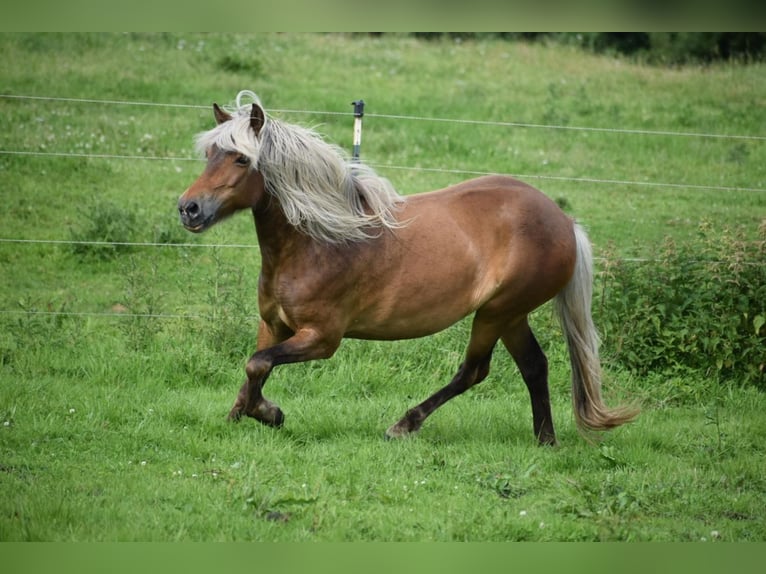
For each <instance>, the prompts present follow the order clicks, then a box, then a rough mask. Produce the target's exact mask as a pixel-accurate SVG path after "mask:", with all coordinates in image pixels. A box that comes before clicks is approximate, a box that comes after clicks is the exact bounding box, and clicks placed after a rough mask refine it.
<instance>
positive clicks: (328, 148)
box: [196, 91, 403, 243]
mask: <svg viewBox="0 0 766 574" xmlns="http://www.w3.org/2000/svg"><path fill="white" fill-rule="evenodd" d="M244 98H247V99H250V100H252V103H255V104H257V105H258V106H261V104H260V100H259V99H258V96H256V95H255V94H254V93H253V92H250V91H242V92H240V93H239V94H238V95H237V99H236V104H235V105H234V106H233V107H227V108H226V111H227V112H228V113H229V114H230V115H231V116H232V119H231V120H229V121H226V122H223V123H221V124H219V125H218V126H217V127H215V128H213V129H212V130H210V131H207V132H204V133H201V134H199V135H198V136H197V138H196V147H197V150H198V151H200V152H204V151H206V150H208V149H209V148H210V147H212V146H216V147H218V148H219V149H222V150H224V151H231V152H236V153H240V154H242V155H244V156H246V157H248V158H249V159H250V162H251V163H250V165H251V168H252V169H257V170H258V171H260V172H261V174H262V175H263V178H264V182H265V185H266V190H267V191H268V193H270V194H271V195H273V196H274V197H275V198H276V199H277V200H278V201H279V203H280V205H281V207H282V210H283V212H284V214H285V217H286V218H287V220H288V221H289V222H290V224H291V225H293V226H294V227H296V228H298V229H300V230H301V231H302V232H304V233H306V234H307V235H309V236H311V237H313V238H314V239H317V240H319V241H323V242H327V243H343V242H348V241H360V240H365V239H369V238H371V237H375V236H377V235H380V233H381V232H382V231H383V230H384V229H385V228H388V229H395V228H398V227H401V226H402V223H401V222H399V221H398V220H397V219H396V216H395V212H396V210H397V206H398V205H399V204H400V203H401V202H402V201H403V198H402V197H401V196H400V195H399V194H398V193H397V192H396V191H395V190H394V188H393V186H392V185H391V183H390V182H389V181H388V180H387V179H385V178H383V177H380V176H379V175H377V174H376V173H375V171H374V170H373V169H372V168H370V167H369V166H366V165H364V164H362V163H357V162H351V161H350V160H349V159H348V156H347V155H346V154H345V152H344V151H343V150H342V149H341V148H339V147H338V146H336V145H333V144H330V143H327V142H325V141H324V140H323V139H322V138H321V136H320V135H319V134H318V133H316V132H315V131H313V130H310V129H308V128H305V127H302V126H297V125H292V124H288V123H285V122H282V121H279V120H276V119H274V118H272V117H270V116H268V115H266V114H265V112H264V117H265V123H264V125H263V128H262V129H261V130H260V133H259V134H258V136H257V137H256V135H255V133H254V132H253V129H252V128H251V127H250V113H251V109H252V108H251V105H250V103H248V104H246V105H245V104H243V103H242V100H243V99H244ZM261 107H262V106H261ZM381 228H383V229H381Z"/></svg>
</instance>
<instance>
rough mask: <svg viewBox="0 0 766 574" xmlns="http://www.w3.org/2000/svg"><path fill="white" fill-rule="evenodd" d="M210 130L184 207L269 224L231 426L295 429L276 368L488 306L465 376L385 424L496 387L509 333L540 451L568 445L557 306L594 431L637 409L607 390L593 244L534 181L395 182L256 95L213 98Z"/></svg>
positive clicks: (479, 319)
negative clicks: (478, 388) (546, 339)
mask: <svg viewBox="0 0 766 574" xmlns="http://www.w3.org/2000/svg"><path fill="white" fill-rule="evenodd" d="M213 115H214V117H215V120H216V126H215V127H214V128H212V129H210V130H209V131H206V132H203V133H201V134H198V135H197V137H196V148H197V150H198V152H199V153H200V154H204V156H205V157H206V161H207V163H206V166H205V168H204V171H203V172H202V174H201V175H200V176H199V177H198V178H197V179H196V180H195V181H194V182H193V183H192V184H191V186H190V187H189V188H188V189H186V191H185V192H184V193H183V194H182V195H181V197H180V198H179V200H178V212H179V214H180V220H181V223H182V225H183V226H184V227H185V228H186V229H187V230H188V231H190V232H193V233H200V232H203V231H205V230H207V229H209V228H210V227H211V226H213V225H215V224H217V223H219V222H220V221H223V220H224V219H226V218H227V217H229V216H230V215H232V214H234V213H235V212H238V211H240V210H245V209H249V210H251V212H252V215H253V219H254V222H255V231H256V234H257V238H258V247H259V249H260V254H261V270H260V275H259V280H258V308H259V315H260V323H259V327H258V337H257V345H256V350H255V353H254V354H253V355H252V356H251V357H250V359H249V360H248V362H247V364H246V366H245V373H246V379H245V382H244V384H243V385H242V387H241V389H240V391H239V393H238V394H237V397H236V400H235V402H234V405H233V407H232V408H231V411H230V412H229V415H228V419H229V420H232V421H238V420H240V418H241V417H242V416H243V415H246V416H248V417H252V418H254V419H256V420H258V421H259V422H261V423H263V424H265V425H268V426H272V427H281V426H282V425H283V423H284V414H283V412H282V410H281V409H280V407H279V406H278V405H277V404H275V403H273V402H272V401H270V400H268V399H267V398H265V397H264V396H263V392H262V390H263V387H264V384H265V383H266V380H267V379H268V377H269V374H270V373H271V372H272V369H274V367H276V366H279V365H284V364H289V363H298V362H302V361H312V360H320V359H328V358H330V357H331V356H332V355H333V354H334V353H335V351H336V350H337V349H338V347H339V346H340V344H341V341H342V340H343V339H344V338H356V339H366V340H400V339H412V338H417V337H424V336H428V335H432V334H434V333H437V332H439V331H441V330H444V329H446V328H447V327H449V326H451V325H453V324H454V323H456V322H458V321H460V320H462V319H463V318H465V317H467V316H469V315H471V314H473V320H472V326H471V332H470V338H469V341H468V345H467V349H466V351H465V356H464V360H463V362H462V364H461V365H460V367H459V369H458V371H457V373H456V374H455V376H454V378H453V379H452V380H451V381H450V382H449V383H448V384H447V385H446V386H444V387H443V388H441V389H440V390H438V391H437V392H435V393H434V394H432V395H431V396H430V397H428V398H427V399H426V400H424V401H423V402H421V403H420V404H418V405H417V406H415V407H413V408H411V409H409V410H408V411H406V413H405V414H404V416H403V417H402V418H401V419H400V420H399V421H398V422H396V423H395V424H393V425H392V426H391V427H390V428H388V430H387V431H386V433H385V435H386V437H388V438H398V437H404V436H407V435H410V434H411V433H414V432H416V431H418V430H419V429H420V428H421V426H422V424H423V422H424V421H425V420H426V419H427V418H428V417H429V416H430V415H431V414H432V413H433V412H434V411H435V410H436V409H438V408H439V407H440V406H441V405H443V404H444V403H445V402H447V401H448V400H450V399H452V398H453V397H455V396H457V395H459V394H461V393H463V392H465V391H466V390H468V389H469V388H470V387H472V386H474V385H477V384H479V383H480V382H481V381H483V380H484V379H485V378H486V377H487V375H488V374H489V370H490V361H491V358H492V354H493V350H494V348H495V346H496V344H497V343H498V341H501V342H502V344H503V345H504V347H505V348H506V350H507V351H508V353H510V355H511V357H512V358H513V360H514V361H515V363H516V365H517V366H518V369H519V371H520V372H521V376H522V378H523V380H524V382H525V384H526V386H527V389H528V391H529V396H530V400H531V403H532V426H533V431H534V435H535V437H536V438H537V441H538V442H539V444H541V445H555V444H556V442H557V441H556V433H555V431H554V426H553V418H552V414H551V404H550V396H549V390H548V362H547V358H546V356H545V353H544V352H543V350H542V349H541V347H540V345H539V344H538V341H537V339H536V338H535V335H534V333H533V332H532V329H531V328H530V325H529V321H528V316H529V314H530V313H531V312H532V311H533V310H535V309H536V308H538V307H539V306H541V305H542V304H544V303H546V302H547V301H549V300H551V299H553V301H554V307H555V310H556V312H557V315H558V317H559V319H560V324H561V326H562V331H563V333H564V335H565V338H566V342H567V346H568V351H569V357H570V363H571V368H572V403H573V409H574V415H575V422H576V425H577V427H578V429H579V430H581V431H583V433H585V434H591V435H592V434H593V433H592V431H603V430H607V429H612V428H614V427H617V426H619V425H622V424H624V423H627V422H630V421H631V420H633V419H634V418H635V417H636V415H637V414H638V409H636V408H635V407H632V406H620V407H616V408H609V407H607V406H606V405H605V403H604V401H603V399H602V393H601V367H600V361H599V352H598V346H599V338H598V334H597V331H596V329H595V326H594V324H593V320H592V317H591V296H592V283H593V258H592V249H591V245H590V242H589V239H588V237H587V235H586V232H585V230H584V229H583V228H582V227H581V226H580V225H579V224H578V223H576V222H575V221H574V220H573V219H571V218H570V217H569V216H567V215H566V214H565V213H564V212H563V211H562V210H561V209H560V208H559V206H558V205H557V204H556V203H555V202H554V201H552V200H551V199H550V198H548V197H547V196H546V195H544V194H543V193H542V192H541V191H539V190H537V189H535V188H534V187H532V186H530V185H528V184H526V183H523V182H521V181H518V180H516V179H513V178H511V177H507V176H502V175H487V176H482V177H478V178H475V179H470V180H468V181H463V182H461V183H457V184H455V185H451V186H449V187H446V188H444V189H440V190H435V191H428V192H423V193H417V194H414V195H407V196H402V195H400V194H398V193H397V192H396V191H395V190H394V188H393V186H392V185H391V183H390V182H389V181H388V180H387V179H385V178H384V177H381V176H379V175H378V174H376V173H375V171H374V170H373V169H372V168H371V167H369V166H367V165H365V164H364V163H362V162H359V161H358V160H349V159H348V157H347V155H346V154H345V153H344V151H343V150H342V149H341V148H340V147H339V146H337V145H334V144H332V143H329V142H327V141H325V140H324V139H323V137H322V136H320V135H319V134H318V133H317V132H316V131H314V130H312V129H309V128H306V127H303V126H299V125H293V124H289V123H286V122H284V121H282V120H278V119H276V118H274V117H271V116H270V115H268V114H267V113H266V112H265V111H264V108H263V106H262V104H261V102H260V100H259V98H258V96H257V95H256V94H254V93H253V92H251V91H242V92H240V93H239V94H238V95H237V97H236V100H235V104H234V105H230V106H225V107H224V108H221V107H219V106H218V104H213Z"/></svg>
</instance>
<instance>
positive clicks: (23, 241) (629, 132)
mask: <svg viewBox="0 0 766 574" xmlns="http://www.w3.org/2000/svg"><path fill="white" fill-rule="evenodd" d="M0 99H6V100H15V101H21V102H23V101H49V102H67V103H75V104H87V105H102V106H136V107H158V108H176V109H186V110H190V109H191V110H194V109H198V110H207V109H208V108H209V106H207V105H196V104H176V103H162V102H146V101H126V100H109V99H96V98H68V97H52V96H37V95H19V94H0ZM270 112H271V113H276V114H305V115H325V116H327V115H339V116H349V117H353V113H352V112H340V111H327V110H322V111H320V110H297V109H272V110H270ZM366 117H368V118H381V119H388V120H395V121H416V122H441V123H456V124H464V125H473V126H485V127H497V128H521V129H542V130H567V131H573V132H600V133H607V134H616V135H626V136H638V137H674V138H701V139H713V140H734V141H755V142H758V141H766V136H762V135H754V134H726V133H703V132H682V131H672V130H644V129H631V128H611V127H590V126H570V125H556V124H537V123H526V122H510V121H488V120H475V119H462V118H438V117H427V116H408V115H398V114H381V113H368V114H366ZM0 155H5V156H26V157H59V158H71V159H100V160H126V161H172V162H187V161H201V160H200V159H199V158H196V157H186V156H155V155H131V154H106V153H104V154H99V153H84V152H62V151H33V150H18V149H0ZM367 163H368V164H369V165H370V166H371V167H374V168H375V169H378V170H385V169H390V170H408V171H416V172H426V173H447V174H456V175H467V176H480V175H492V174H495V173H496V172H487V171H478V170H466V169H453V168H442V167H420V166H403V165H391V164H385V163H378V162H367ZM504 175H509V176H512V177H516V178H519V179H541V180H554V181H563V182H572V183H588V184H597V185H631V186H644V187H654V188H660V189H662V188H666V189H689V190H707V191H721V192H748V193H763V192H766V189H765V188H758V187H742V186H725V185H714V184H709V185H703V184H687V183H673V182H652V181H630V180H615V179H600V178H591V177H568V176H556V175H546V174H512V173H506V174H504ZM0 244H18V245H70V246H71V245H82V246H95V247H136V248H192V249H197V248H226V249H231V248H233V249H253V248H255V247H257V245H256V244H254V243H253V244H226V243H221V244H210V243H161V242H127V241H85V240H71V239H70V240H67V239H28V238H15V237H0ZM594 259H596V260H597V261H601V262H606V263H607V264H610V263H613V262H627V263H635V264H644V263H651V262H655V261H657V260H656V259H654V258H642V257H619V258H606V257H595V258H594ZM0 315H6V316H8V315H27V316H30V315H38V316H50V317H55V316H59V317H60V316H70V317H97V318H121V319H124V318H138V319H181V320H187V319H193V320H200V319H202V320H205V319H213V318H214V317H213V316H211V315H202V314H178V313H131V312H127V311H124V312H123V311H120V312H116V311H112V312H77V311H44V310H34V309H0Z"/></svg>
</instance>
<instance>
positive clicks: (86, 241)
mask: <svg viewBox="0 0 766 574" xmlns="http://www.w3.org/2000/svg"><path fill="white" fill-rule="evenodd" d="M85 218H86V221H85V222H84V225H83V227H81V228H79V229H73V230H72V231H71V238H72V241H73V242H74V243H72V252H73V253H74V254H75V255H79V256H81V257H90V258H95V259H101V260H108V259H113V258H114V257H115V256H117V255H118V254H120V253H123V252H125V251H128V250H129V248H130V246H129V245H126V244H127V243H130V242H132V241H133V240H134V238H135V235H136V231H137V229H138V218H137V216H136V214H135V213H134V212H133V211H131V210H128V209H125V208H124V207H120V206H118V205H116V204H113V203H109V202H106V201H104V202H100V203H96V204H94V205H92V206H89V207H88V208H87V211H86V212H85Z"/></svg>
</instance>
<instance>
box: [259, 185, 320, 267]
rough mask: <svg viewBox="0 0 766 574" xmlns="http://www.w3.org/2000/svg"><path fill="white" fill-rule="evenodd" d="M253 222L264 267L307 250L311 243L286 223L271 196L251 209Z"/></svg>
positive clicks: (305, 236)
mask: <svg viewBox="0 0 766 574" xmlns="http://www.w3.org/2000/svg"><path fill="white" fill-rule="evenodd" d="M253 220H254V221H255V232H256V234H257V235H258V246H259V247H260V250H261V259H262V261H263V264H264V265H268V264H269V263H270V262H271V263H274V264H276V263H277V262H278V261H280V260H282V259H284V258H285V257H289V256H290V254H293V253H295V252H296V251H298V250H302V249H307V248H309V245H310V243H311V241H312V239H311V238H310V237H308V236H307V235H306V234H304V233H301V232H300V231H298V230H297V229H296V228H295V227H294V226H293V225H291V224H290V223H289V222H288V221H287V218H286V217H285V214H284V212H283V211H282V207H281V206H280V205H279V202H278V201H277V200H276V199H275V198H274V197H273V196H272V195H268V194H267V195H266V196H265V197H264V198H263V199H262V200H261V202H259V205H257V206H256V207H254V208H253Z"/></svg>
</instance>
